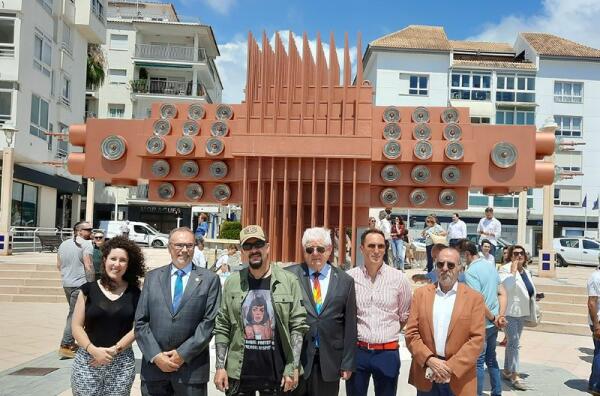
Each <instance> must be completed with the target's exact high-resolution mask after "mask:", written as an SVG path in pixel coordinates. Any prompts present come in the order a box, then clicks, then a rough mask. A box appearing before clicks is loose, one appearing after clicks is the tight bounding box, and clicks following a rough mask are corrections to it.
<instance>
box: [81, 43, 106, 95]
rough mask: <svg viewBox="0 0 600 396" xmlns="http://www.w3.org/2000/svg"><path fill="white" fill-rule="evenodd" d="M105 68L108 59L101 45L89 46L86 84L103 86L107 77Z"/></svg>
mask: <svg viewBox="0 0 600 396" xmlns="http://www.w3.org/2000/svg"><path fill="white" fill-rule="evenodd" d="M105 66H106V59H105V58H104V53H103V52H102V47H100V44H88V48H87V73H86V84H87V85H92V86H94V85H96V86H97V85H102V83H103V82H104V78H105V76H106V73H105V71H104V67H105Z"/></svg>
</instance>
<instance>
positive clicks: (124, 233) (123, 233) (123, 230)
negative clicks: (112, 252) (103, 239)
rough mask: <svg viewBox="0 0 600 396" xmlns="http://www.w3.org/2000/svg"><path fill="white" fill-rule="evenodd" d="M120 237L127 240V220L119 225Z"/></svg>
mask: <svg viewBox="0 0 600 396" xmlns="http://www.w3.org/2000/svg"><path fill="white" fill-rule="evenodd" d="M120 231H121V236H123V237H125V238H129V233H130V232H131V230H130V229H129V220H127V221H125V222H124V223H123V224H121V228H120Z"/></svg>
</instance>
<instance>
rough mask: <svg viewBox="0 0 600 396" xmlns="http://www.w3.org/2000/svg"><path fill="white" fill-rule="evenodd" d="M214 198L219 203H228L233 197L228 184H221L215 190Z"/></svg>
mask: <svg viewBox="0 0 600 396" xmlns="http://www.w3.org/2000/svg"><path fill="white" fill-rule="evenodd" d="M213 197H215V199H216V200H217V201H219V202H222V201H227V200H228V199H229V197H231V189H230V188H229V186H228V185H227V184H219V185H217V186H216V187H215V188H214V189H213Z"/></svg>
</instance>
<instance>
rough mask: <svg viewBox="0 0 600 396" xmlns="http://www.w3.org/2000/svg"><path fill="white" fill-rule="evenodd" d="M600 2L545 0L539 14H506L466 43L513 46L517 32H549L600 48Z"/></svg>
mask: <svg viewBox="0 0 600 396" xmlns="http://www.w3.org/2000/svg"><path fill="white" fill-rule="evenodd" d="M598 21H600V2H599V1H598V0H545V1H544V2H543V4H542V9H541V10H540V12H538V13H535V14H533V15H529V16H516V15H509V16H506V17H504V18H502V19H501V20H500V22H498V23H497V24H487V25H484V26H483V31H482V32H481V33H480V34H478V35H476V36H473V37H469V38H468V40H481V41H500V42H507V43H511V44H512V43H514V42H515V40H516V37H517V34H518V33H519V32H543V33H551V34H555V35H557V36H560V37H564V38H566V39H569V40H572V41H575V42H578V43H580V44H584V45H588V46H591V47H594V48H600V24H599V23H598Z"/></svg>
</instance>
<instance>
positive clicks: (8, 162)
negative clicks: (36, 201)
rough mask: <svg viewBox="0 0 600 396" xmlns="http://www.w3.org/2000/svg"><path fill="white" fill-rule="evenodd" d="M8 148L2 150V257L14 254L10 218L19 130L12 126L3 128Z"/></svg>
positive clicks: (0, 246)
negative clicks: (15, 138) (15, 142)
mask: <svg viewBox="0 0 600 396" xmlns="http://www.w3.org/2000/svg"><path fill="white" fill-rule="evenodd" d="M0 129H2V131H3V132H4V137H5V139H6V147H5V148H4V150H2V193H1V195H0V255H2V256H8V255H10V254H12V236H11V235H10V232H9V229H10V217H11V212H12V185H13V170H14V158H13V155H14V149H13V147H12V144H13V141H14V137H15V133H16V132H17V129H16V128H15V127H14V126H12V125H6V124H5V125H4V126H3V127H2V128H0Z"/></svg>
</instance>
